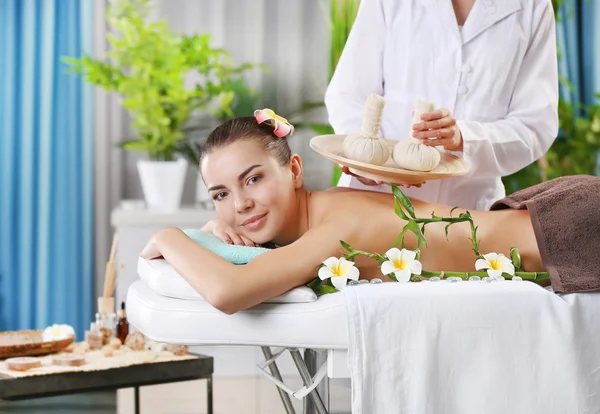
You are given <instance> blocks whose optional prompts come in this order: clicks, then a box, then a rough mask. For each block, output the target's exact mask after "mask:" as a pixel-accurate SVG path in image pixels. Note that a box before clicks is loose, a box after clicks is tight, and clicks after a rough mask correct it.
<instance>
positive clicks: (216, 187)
mask: <svg viewBox="0 0 600 414" xmlns="http://www.w3.org/2000/svg"><path fill="white" fill-rule="evenodd" d="M215 190H225V186H224V185H222V184H219V185H213V186H212V187H210V188H209V189H208V191H215Z"/></svg>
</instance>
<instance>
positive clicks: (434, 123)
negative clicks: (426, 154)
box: [413, 109, 463, 151]
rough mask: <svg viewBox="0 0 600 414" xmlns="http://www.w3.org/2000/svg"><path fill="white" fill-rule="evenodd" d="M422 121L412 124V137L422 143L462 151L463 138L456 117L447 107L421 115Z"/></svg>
mask: <svg viewBox="0 0 600 414" xmlns="http://www.w3.org/2000/svg"><path fill="white" fill-rule="evenodd" d="M421 119H422V122H419V123H418V124H414V125H413V137H415V138H419V139H421V140H422V142H423V144H425V145H430V146H434V147H438V146H441V147H444V149H446V150H448V151H462V150H463V139H462V134H461V132H460V129H459V128H458V126H457V125H456V118H454V117H453V116H452V114H450V111H448V110H447V109H437V110H435V111H432V112H427V113H424V114H422V115H421Z"/></svg>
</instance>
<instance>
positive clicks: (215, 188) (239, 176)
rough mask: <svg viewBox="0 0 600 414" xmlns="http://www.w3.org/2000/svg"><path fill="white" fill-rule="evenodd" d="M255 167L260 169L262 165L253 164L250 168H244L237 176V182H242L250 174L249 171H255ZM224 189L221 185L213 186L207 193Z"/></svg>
mask: <svg viewBox="0 0 600 414" xmlns="http://www.w3.org/2000/svg"><path fill="white" fill-rule="evenodd" d="M257 167H262V165H261V164H255V165H253V166H251V167H248V168H246V169H245V170H244V171H243V172H242V173H241V174H240V175H238V181H242V180H243V179H244V177H246V176H247V175H248V174H250V171H252V170H253V169H255V168H257ZM225 189H226V187H225V186H224V185H223V184H219V185H213V186H212V187H210V188H209V189H208V191H215V190H225Z"/></svg>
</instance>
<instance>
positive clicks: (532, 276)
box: [419, 270, 550, 283]
mask: <svg viewBox="0 0 600 414" xmlns="http://www.w3.org/2000/svg"><path fill="white" fill-rule="evenodd" d="M419 276H420V278H421V279H429V278H432V277H439V278H440V279H447V278H449V277H460V278H461V279H468V278H470V277H471V276H479V277H481V278H484V277H488V274H487V272H485V271H480V272H446V271H439V272H431V271H427V270H423V271H422V272H421V274H420V275H419ZM502 276H504V278H505V279H512V278H513V277H515V276H519V277H520V278H522V279H523V280H529V281H533V282H536V283H541V282H544V281H546V280H548V279H550V275H549V274H548V272H515V274H514V275H510V274H508V273H502Z"/></svg>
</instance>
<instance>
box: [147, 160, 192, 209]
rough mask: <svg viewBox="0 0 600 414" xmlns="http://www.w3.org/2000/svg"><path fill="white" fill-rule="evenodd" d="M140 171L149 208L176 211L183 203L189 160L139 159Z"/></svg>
mask: <svg viewBox="0 0 600 414" xmlns="http://www.w3.org/2000/svg"><path fill="white" fill-rule="evenodd" d="M137 167H138V172H139V174H140V180H141V182H142V189H143V190H144V198H145V199H146V204H147V206H148V208H149V209H151V210H157V211H165V212H166V211H175V210H177V209H178V208H179V206H180V205H181V195H182V193H183V184H184V182H185V174H186V172H187V161H185V160H184V159H178V160H177V161H142V160H140V161H138V162H137Z"/></svg>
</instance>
